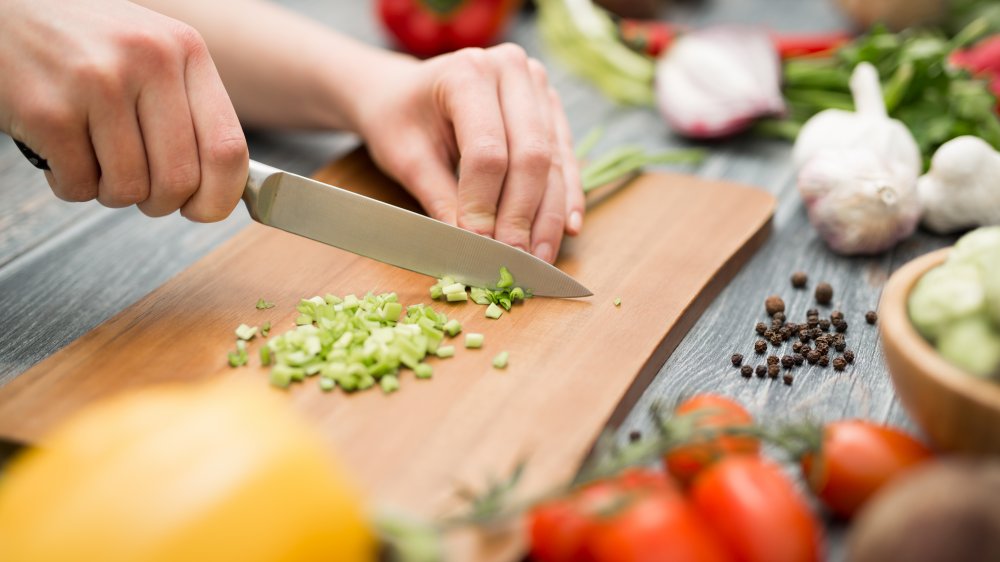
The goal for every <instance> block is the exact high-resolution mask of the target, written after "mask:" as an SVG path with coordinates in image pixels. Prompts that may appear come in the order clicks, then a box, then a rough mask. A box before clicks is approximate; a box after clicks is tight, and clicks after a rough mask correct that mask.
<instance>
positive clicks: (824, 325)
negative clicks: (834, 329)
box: [819, 318, 830, 332]
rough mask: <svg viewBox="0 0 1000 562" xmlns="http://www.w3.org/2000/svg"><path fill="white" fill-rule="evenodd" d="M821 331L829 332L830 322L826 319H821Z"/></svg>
mask: <svg viewBox="0 0 1000 562" xmlns="http://www.w3.org/2000/svg"><path fill="white" fill-rule="evenodd" d="M819 329H820V330H823V331H824V332H825V331H827V330H829V329H830V321H829V320H827V319H826V318H820V319H819Z"/></svg>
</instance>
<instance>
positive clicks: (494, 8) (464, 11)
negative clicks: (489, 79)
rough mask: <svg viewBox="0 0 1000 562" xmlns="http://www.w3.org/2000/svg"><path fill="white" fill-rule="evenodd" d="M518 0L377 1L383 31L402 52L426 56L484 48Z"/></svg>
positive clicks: (504, 22) (495, 34) (494, 36)
mask: <svg viewBox="0 0 1000 562" xmlns="http://www.w3.org/2000/svg"><path fill="white" fill-rule="evenodd" d="M519 4H520V0H379V2H378V15H379V18H380V19H381V21H382V25H383V26H384V27H385V29H386V30H387V31H388V32H389V33H390V34H392V36H393V38H394V39H395V40H396V42H397V43H398V44H399V45H400V46H401V47H402V48H403V49H405V50H406V51H408V52H410V53H413V54H414V55H417V56H420V57H430V56H434V55H439V54H441V53H447V52H449V51H454V50H457V49H461V48H464V47H487V46H489V45H491V44H492V43H493V42H494V41H495V40H496V38H497V36H498V35H499V34H500V32H501V31H502V30H503V27H504V25H505V24H506V23H507V20H508V19H509V18H510V15H511V14H512V13H513V12H514V10H515V9H516V8H517V7H518V5H519Z"/></svg>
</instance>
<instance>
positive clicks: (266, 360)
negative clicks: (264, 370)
mask: <svg viewBox="0 0 1000 562" xmlns="http://www.w3.org/2000/svg"><path fill="white" fill-rule="evenodd" d="M260 364H261V365H263V366H265V367H266V366H268V365H270V364H271V348H270V347H268V346H266V345H262V346H261V347H260Z"/></svg>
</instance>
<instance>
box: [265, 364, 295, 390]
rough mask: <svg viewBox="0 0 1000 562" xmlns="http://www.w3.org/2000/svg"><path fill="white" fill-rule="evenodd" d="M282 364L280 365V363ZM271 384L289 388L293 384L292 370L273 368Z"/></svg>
mask: <svg viewBox="0 0 1000 562" xmlns="http://www.w3.org/2000/svg"><path fill="white" fill-rule="evenodd" d="M279 366H280V365H279ZM270 378H271V384H273V385H274V386H276V387H278V388H288V386H289V385H291V384H292V372H291V371H290V370H288V369H279V368H278V367H275V368H274V369H271V377H270Z"/></svg>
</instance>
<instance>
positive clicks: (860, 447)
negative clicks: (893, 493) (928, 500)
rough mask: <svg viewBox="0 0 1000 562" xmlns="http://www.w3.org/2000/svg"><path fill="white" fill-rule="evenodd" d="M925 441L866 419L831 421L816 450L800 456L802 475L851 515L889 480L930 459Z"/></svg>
mask: <svg viewBox="0 0 1000 562" xmlns="http://www.w3.org/2000/svg"><path fill="white" fill-rule="evenodd" d="M931 456H932V453H931V451H930V449H928V448H927V447H926V446H925V445H924V444H923V443H921V442H919V441H917V440H916V439H914V438H913V437H910V436H909V435H907V434H906V433H903V432H902V431H899V430H898V429H895V428H892V427H887V426H884V425H878V424H875V423H871V422H867V421H863V420H846V421H838V422H833V423H830V424H828V425H827V426H826V427H825V428H824V430H823V440H822V444H821V445H820V448H819V451H818V452H817V453H816V454H810V453H806V454H805V455H803V456H802V459H801V465H802V474H803V476H804V477H805V478H806V480H807V481H808V482H809V487H810V488H812V491H813V492H814V493H815V494H816V495H817V496H818V497H819V499H820V500H822V501H823V503H824V504H826V506H827V507H829V508H830V510H831V511H832V512H833V513H835V514H837V515H839V516H841V517H844V518H850V517H851V516H853V515H854V514H855V513H856V512H857V511H858V509H859V508H860V507H861V506H862V505H863V504H864V503H865V502H866V501H867V500H868V498H870V497H871V496H872V495H874V494H875V492H877V491H878V490H879V489H880V488H881V487H882V486H883V485H885V484H886V483H887V482H889V481H890V480H892V479H894V478H895V477H897V476H899V475H900V474H902V473H903V472H905V471H907V470H909V469H910V468H912V467H913V466H915V465H917V464H919V463H922V462H924V461H926V460H928V459H930V458H931Z"/></svg>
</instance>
